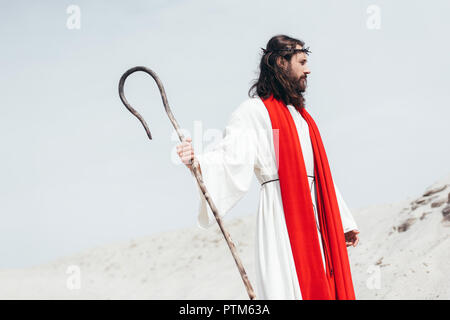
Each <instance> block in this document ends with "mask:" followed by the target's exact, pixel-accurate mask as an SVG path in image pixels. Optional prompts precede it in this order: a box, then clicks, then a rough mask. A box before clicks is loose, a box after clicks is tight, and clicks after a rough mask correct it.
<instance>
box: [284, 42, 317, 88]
mask: <svg viewBox="0 0 450 320" xmlns="http://www.w3.org/2000/svg"><path fill="white" fill-rule="evenodd" d="M296 49H302V46H300V45H297V46H296ZM307 60H308V56H307V55H306V53H304V52H298V53H296V54H295V55H293V56H292V58H291V61H290V63H289V66H288V70H289V77H290V79H291V81H294V86H295V87H297V88H298V90H300V91H301V92H304V91H305V90H306V78H307V75H308V74H310V73H311V71H310V70H309V68H308V65H307V62H308V61H307Z"/></svg>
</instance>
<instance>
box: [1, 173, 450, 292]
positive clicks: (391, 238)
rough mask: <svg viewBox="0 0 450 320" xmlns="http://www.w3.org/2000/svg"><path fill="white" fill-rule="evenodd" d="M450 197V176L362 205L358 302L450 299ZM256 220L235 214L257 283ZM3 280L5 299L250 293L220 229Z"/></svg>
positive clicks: (96, 252) (159, 239)
mask: <svg viewBox="0 0 450 320" xmlns="http://www.w3.org/2000/svg"><path fill="white" fill-rule="evenodd" d="M449 197H450V176H448V177H446V178H445V179H442V180H441V181H437V182H436V183H434V184H433V185H431V186H429V187H428V188H426V189H425V190H424V192H423V194H420V195H417V196H416V197H411V198H410V199H406V200H404V201H401V202H399V203H395V204H386V205H377V206H371V207H368V208H363V209H360V210H354V211H353V214H354V216H355V219H356V221H357V223H358V224H359V227H360V231H361V234H360V235H361V240H360V243H359V245H358V246H357V247H356V248H353V247H350V248H348V252H349V257H350V261H351V268H352V274H353V281H354V286H355V291H356V296H357V298H358V299H449V298H450V277H449V275H448V270H449V266H450V239H449V234H450V213H448V212H450V203H449ZM254 222H255V216H254V215H249V216H246V217H244V218H239V219H225V226H226V228H227V230H228V231H229V232H230V234H231V235H232V237H233V241H234V242H235V244H236V246H237V247H238V251H239V255H240V257H241V259H242V261H243V263H244V267H245V268H246V271H247V273H248V275H249V278H250V281H252V280H253V279H254V259H253V254H254V251H253V248H254V235H255V234H254V232H255V225H254ZM193 223H195V222H193ZM0 283H1V286H0V298H1V299H247V294H246V291H245V288H244V285H243V283H242V280H241V278H240V275H239V272H238V271H237V268H236V266H235V264H234V260H233V258H232V256H231V254H230V252H229V249H228V247H227V245H226V243H225V240H224V239H223V236H222V234H221V233H220V231H219V229H218V227H214V228H212V229H211V230H208V231H205V230H202V229H199V228H197V227H192V228H189V229H183V230H179V231H175V232H166V233H161V234H155V235H152V236H149V237H145V238H139V239H133V240H131V241H129V242H127V243H121V244H114V245H109V246H104V247H98V248H93V249H91V250H87V251H84V252H81V253H79V254H76V255H73V256H70V257H65V258H61V259H59V260H57V261H54V262H51V263H49V264H45V265H41V266H37V267H33V268H26V269H7V270H0ZM78 285H79V286H78Z"/></svg>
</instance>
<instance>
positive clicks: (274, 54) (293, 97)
mask: <svg viewBox="0 0 450 320" xmlns="http://www.w3.org/2000/svg"><path fill="white" fill-rule="evenodd" d="M297 44H298V45H300V46H302V47H303V46H304V45H305V43H304V42H303V41H302V40H299V39H294V38H291V37H288V36H286V35H276V36H273V37H272V38H271V39H270V40H269V42H267V46H266V49H263V51H264V52H263V55H262V57H261V62H260V64H259V69H260V73H259V78H258V79H255V80H254V83H253V85H252V86H251V87H250V89H249V90H248V96H249V97H252V98H253V97H255V96H256V94H257V95H258V96H259V97H260V98H262V99H267V98H269V97H270V95H272V94H273V96H274V98H275V99H277V100H281V101H283V102H284V103H285V104H286V105H288V104H291V105H293V106H295V107H296V108H300V109H301V108H303V107H304V103H305V99H304V97H303V94H302V92H300V90H298V87H296V86H295V84H293V83H292V81H291V80H290V78H289V73H288V70H286V69H284V68H282V67H280V66H279V65H278V64H277V59H278V57H281V59H286V60H287V61H288V63H290V62H291V58H292V56H293V55H294V54H295V53H296V51H294V49H295V47H296V45H297ZM280 49H281V50H283V49H284V50H285V51H277V50H280ZM252 91H253V92H252Z"/></svg>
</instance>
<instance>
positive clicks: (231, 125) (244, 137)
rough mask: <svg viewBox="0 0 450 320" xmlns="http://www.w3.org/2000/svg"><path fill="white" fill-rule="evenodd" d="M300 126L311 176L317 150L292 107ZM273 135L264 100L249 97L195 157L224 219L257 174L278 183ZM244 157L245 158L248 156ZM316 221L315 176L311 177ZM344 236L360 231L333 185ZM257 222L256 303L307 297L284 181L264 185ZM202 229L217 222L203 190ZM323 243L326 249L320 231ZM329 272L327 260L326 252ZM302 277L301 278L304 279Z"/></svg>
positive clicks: (304, 155)
mask: <svg viewBox="0 0 450 320" xmlns="http://www.w3.org/2000/svg"><path fill="white" fill-rule="evenodd" d="M288 108H289V111H290V112H291V115H292V117H293V119H294V122H295V125H296V127H297V131H298V135H299V140H300V144H301V148H302V153H303V157H304V161H305V166H306V172H307V175H308V176H314V159H313V150H312V145H311V141H310V137H309V129H308V124H307V122H306V121H305V120H304V119H303V117H302V116H301V114H300V113H299V112H298V111H297V110H296V109H295V108H294V107H293V106H292V105H288ZM273 139H274V138H273V131H272V125H271V121H270V117H269V113H268V111H267V109H266V107H265V105H264V103H263V102H262V100H261V99H260V98H258V97H257V98H249V99H247V100H245V101H244V102H243V103H241V104H240V105H239V107H238V108H237V109H236V110H234V112H233V113H232V115H231V117H230V120H229V122H228V124H227V126H226V128H225V131H224V136H223V139H222V140H221V141H220V142H219V143H217V144H216V145H215V146H214V147H213V148H212V150H210V151H208V152H204V153H203V154H196V155H195V156H196V158H197V159H198V161H199V164H200V168H201V171H202V176H203V181H204V183H205V185H206V188H207V190H208V192H209V193H210V195H211V197H212V200H213V202H214V203H215V205H216V207H217V209H218V212H219V215H220V216H221V217H223V216H224V215H225V214H226V213H227V212H228V211H229V210H230V209H231V208H232V207H234V206H235V205H236V203H237V202H238V201H239V200H240V199H241V198H242V197H243V196H244V195H245V194H246V192H247V191H248V190H249V189H250V185H251V182H252V178H253V173H254V174H255V175H256V177H257V179H258V181H259V182H260V183H263V182H264V181H268V180H272V179H277V178H278V174H277V172H278V170H277V167H276V162H275V151H274V143H273ZM243 154H245V156H244V155H243ZM308 181H309V184H310V188H311V197H312V199H313V205H314V211H315V214H316V223H317V225H319V222H318V220H317V211H316V208H317V205H316V201H317V198H316V194H315V188H314V187H313V186H314V185H313V183H314V181H313V178H309V177H308ZM334 187H335V190H336V196H337V200H338V205H339V211H340V214H341V220H342V224H343V228H344V232H347V231H350V230H353V229H357V225H356V223H355V221H354V219H353V216H352V214H351V212H350V210H349V209H348V207H347V205H346V203H345V202H344V200H343V198H342V195H341V194H340V192H339V190H338V188H337V187H336V184H335V185H334ZM260 190H261V191H260V198H259V206H258V212H257V218H256V239H255V240H256V241H255V245H256V248H255V268H256V269H255V275H256V279H255V288H254V289H255V293H256V297H257V299H283V300H287V299H297V300H299V299H302V294H301V290H300V286H299V282H298V278H297V272H296V270H295V264H294V258H293V255H292V250H291V245H290V241H289V235H288V231H287V227H286V222H285V218H284V211H283V203H282V198H281V190H280V181H279V180H276V181H272V182H268V183H266V184H264V185H263V186H261V189H260ZM198 191H199V194H200V205H199V213H198V226H199V227H201V228H204V229H207V228H209V227H211V226H212V225H214V224H215V223H216V219H215V218H214V215H213V213H212V211H211V208H210V207H209V205H208V203H207V202H206V200H205V197H204V196H203V193H202V192H201V190H200V188H198ZM317 232H318V237H319V242H320V245H321V248H322V243H321V242H322V241H321V236H320V231H319V230H318V231H317ZM322 259H323V265H324V269H325V259H324V253H323V249H322ZM300 276H301V275H300Z"/></svg>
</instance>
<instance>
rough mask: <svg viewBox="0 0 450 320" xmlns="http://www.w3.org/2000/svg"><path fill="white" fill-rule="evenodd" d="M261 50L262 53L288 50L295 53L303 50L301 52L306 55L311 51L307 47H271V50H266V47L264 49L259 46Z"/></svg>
mask: <svg viewBox="0 0 450 320" xmlns="http://www.w3.org/2000/svg"><path fill="white" fill-rule="evenodd" d="M261 50H262V51H263V52H264V53H268V52H280V51H289V52H290V53H292V54H294V53H297V52H303V53H306V54H307V55H309V54H310V53H311V51H309V47H306V48H302V49H292V48H289V49H273V50H266V49H264V48H261Z"/></svg>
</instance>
